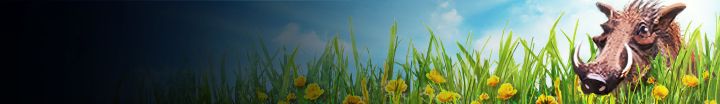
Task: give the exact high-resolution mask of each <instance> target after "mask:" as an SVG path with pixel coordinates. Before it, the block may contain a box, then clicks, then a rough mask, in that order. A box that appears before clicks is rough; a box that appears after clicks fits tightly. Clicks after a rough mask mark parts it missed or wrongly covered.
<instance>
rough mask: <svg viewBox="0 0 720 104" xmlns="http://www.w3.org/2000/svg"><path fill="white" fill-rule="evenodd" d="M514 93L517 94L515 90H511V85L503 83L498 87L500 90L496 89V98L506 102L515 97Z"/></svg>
mask: <svg viewBox="0 0 720 104" xmlns="http://www.w3.org/2000/svg"><path fill="white" fill-rule="evenodd" d="M515 93H517V90H515V88H513V86H512V84H510V83H503V84H502V85H500V89H498V96H497V98H500V99H503V100H508V99H510V98H511V97H512V96H513V95H515Z"/></svg>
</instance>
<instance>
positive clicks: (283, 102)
mask: <svg viewBox="0 0 720 104" xmlns="http://www.w3.org/2000/svg"><path fill="white" fill-rule="evenodd" d="M278 104H290V103H288V102H286V101H278Z"/></svg>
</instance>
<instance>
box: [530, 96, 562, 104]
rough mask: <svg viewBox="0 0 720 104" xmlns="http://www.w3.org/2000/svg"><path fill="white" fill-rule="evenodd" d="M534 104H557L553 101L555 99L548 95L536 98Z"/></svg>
mask: <svg viewBox="0 0 720 104" xmlns="http://www.w3.org/2000/svg"><path fill="white" fill-rule="evenodd" d="M535 104H558V102H557V100H555V97H553V96H550V95H548V96H545V95H544V94H543V95H540V97H538V99H537V101H535Z"/></svg>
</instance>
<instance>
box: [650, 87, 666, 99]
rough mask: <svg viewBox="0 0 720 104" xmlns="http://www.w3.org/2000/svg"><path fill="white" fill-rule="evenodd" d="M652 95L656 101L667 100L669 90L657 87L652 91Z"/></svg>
mask: <svg viewBox="0 0 720 104" xmlns="http://www.w3.org/2000/svg"><path fill="white" fill-rule="evenodd" d="M652 95H653V97H655V99H657V100H662V99H663V98H665V96H667V95H668V89H667V87H665V86H663V85H656V86H655V88H653V90H652Z"/></svg>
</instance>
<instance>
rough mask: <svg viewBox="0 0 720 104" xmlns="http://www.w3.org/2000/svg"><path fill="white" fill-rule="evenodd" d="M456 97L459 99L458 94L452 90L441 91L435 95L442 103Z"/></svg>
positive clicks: (453, 99)
mask: <svg viewBox="0 0 720 104" xmlns="http://www.w3.org/2000/svg"><path fill="white" fill-rule="evenodd" d="M457 99H460V94H458V93H455V92H452V91H442V92H440V93H439V94H438V96H437V100H438V101H440V102H442V103H446V102H449V101H455V100H457Z"/></svg>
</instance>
